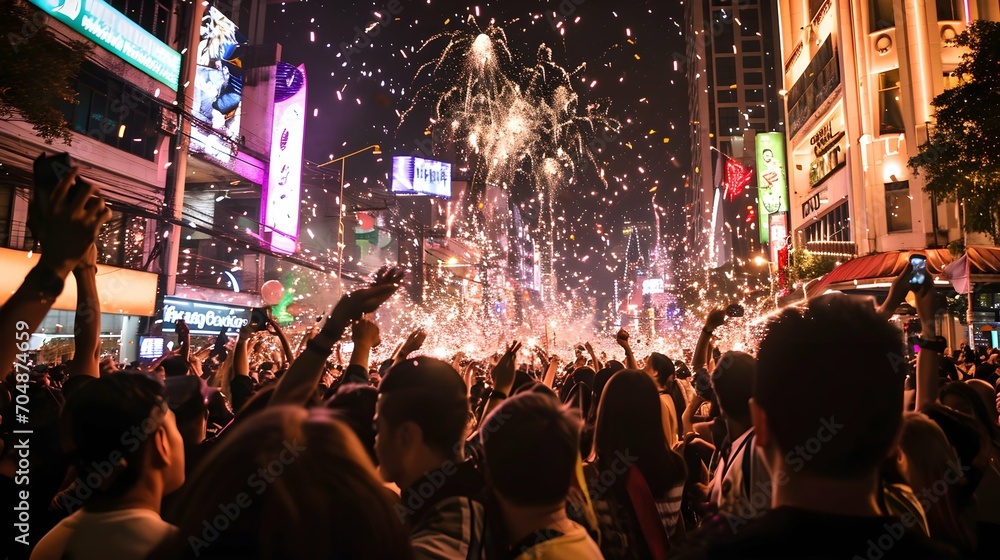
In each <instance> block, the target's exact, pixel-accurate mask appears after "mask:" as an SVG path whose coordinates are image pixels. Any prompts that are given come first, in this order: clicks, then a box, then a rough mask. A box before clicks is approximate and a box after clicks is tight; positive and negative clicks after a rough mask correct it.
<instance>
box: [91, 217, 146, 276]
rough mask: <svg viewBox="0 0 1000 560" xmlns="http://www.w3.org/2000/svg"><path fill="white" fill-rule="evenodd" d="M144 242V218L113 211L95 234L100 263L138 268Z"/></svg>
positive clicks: (141, 263) (140, 264) (140, 262)
mask: <svg viewBox="0 0 1000 560" xmlns="http://www.w3.org/2000/svg"><path fill="white" fill-rule="evenodd" d="M145 243H146V220H145V219H144V218H140V217H137V216H129V215H125V214H122V213H121V212H118V211H115V212H112V213H111V219H110V220H108V222H107V223H106V224H104V225H103V226H101V231H100V233H98V236H97V246H98V247H100V251H99V252H98V255H97V260H98V262H100V263H101V264H108V265H112V266H119V267H125V268H131V269H140V268H142V265H143V262H142V261H143V259H142V256H143V251H144V249H145Z"/></svg>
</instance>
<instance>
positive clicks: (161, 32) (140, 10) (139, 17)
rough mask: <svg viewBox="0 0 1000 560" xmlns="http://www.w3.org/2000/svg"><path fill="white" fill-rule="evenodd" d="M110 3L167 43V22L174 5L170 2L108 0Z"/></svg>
mask: <svg viewBox="0 0 1000 560" xmlns="http://www.w3.org/2000/svg"><path fill="white" fill-rule="evenodd" d="M108 3H110V4H111V5H112V6H114V8H115V9H116V10H118V11H119V12H121V13H123V14H125V15H126V16H127V17H128V18H129V19H130V20H132V21H134V22H136V23H138V24H139V26H140V27H142V28H143V29H145V30H146V31H149V32H150V33H152V34H153V35H154V36H155V37H156V38H157V39H159V40H161V41H163V42H167V23H168V22H167V20H168V18H169V17H170V9H171V8H170V6H171V4H172V2H170V1H169V0H108Z"/></svg>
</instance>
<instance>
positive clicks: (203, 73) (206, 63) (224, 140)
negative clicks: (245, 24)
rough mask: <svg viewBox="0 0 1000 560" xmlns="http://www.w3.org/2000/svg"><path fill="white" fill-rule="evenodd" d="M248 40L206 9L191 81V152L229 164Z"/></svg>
mask: <svg viewBox="0 0 1000 560" xmlns="http://www.w3.org/2000/svg"><path fill="white" fill-rule="evenodd" d="M246 45H247V38H246V37H245V36H243V34H242V33H240V30H239V29H238V28H237V27H236V24H235V23H233V22H232V20H230V19H229V18H227V17H226V16H224V15H222V12H220V11H219V10H217V9H215V6H209V7H208V8H207V9H206V10H205V17H203V18H202V20H201V41H200V42H199V43H198V58H197V68H196V70H195V79H194V107H192V112H193V113H194V116H195V119H197V121H200V122H194V123H193V124H194V126H192V127H191V151H193V152H199V153H203V154H206V155H208V156H211V157H213V158H215V159H217V160H219V161H222V162H228V161H229V160H230V159H231V158H232V157H233V156H234V154H235V150H234V146H235V145H236V143H237V142H238V141H239V136H240V105H241V103H242V101H243V62H242V60H241V59H240V57H241V56H243V51H244V49H245V47H246Z"/></svg>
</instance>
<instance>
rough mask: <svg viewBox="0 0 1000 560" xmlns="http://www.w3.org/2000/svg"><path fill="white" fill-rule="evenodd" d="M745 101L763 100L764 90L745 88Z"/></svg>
mask: <svg viewBox="0 0 1000 560" xmlns="http://www.w3.org/2000/svg"><path fill="white" fill-rule="evenodd" d="M746 98H747V102H751V101H763V100H764V90H762V89H748V90H746Z"/></svg>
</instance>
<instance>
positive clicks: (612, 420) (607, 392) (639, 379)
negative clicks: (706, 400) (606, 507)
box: [592, 369, 687, 497]
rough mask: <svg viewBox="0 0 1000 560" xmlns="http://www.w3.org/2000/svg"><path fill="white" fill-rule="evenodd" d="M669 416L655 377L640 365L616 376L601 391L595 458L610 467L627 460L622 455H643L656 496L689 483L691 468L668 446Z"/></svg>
mask: <svg viewBox="0 0 1000 560" xmlns="http://www.w3.org/2000/svg"><path fill="white" fill-rule="evenodd" d="M663 414H664V409H663V405H662V404H661V403H660V396H659V394H658V390H657V387H656V382H654V381H653V379H652V378H651V377H650V376H649V375H647V374H646V373H645V372H643V371H640V370H637V369H623V370H621V371H619V372H618V373H616V374H614V375H613V376H612V377H611V379H610V380H609V381H608V384H607V385H606V386H605V387H604V391H603V392H602V393H601V402H600V405H599V406H598V409H597V428H596V434H595V437H594V453H593V455H592V458H593V459H596V460H597V462H598V463H599V464H600V465H601V467H602V468H607V467H609V466H610V465H611V464H612V463H613V462H614V460H615V459H618V460H621V459H620V458H619V454H620V455H624V456H626V457H629V456H631V457H637V458H638V459H637V460H636V462H635V465H636V466H637V467H638V468H639V470H640V471H641V472H642V475H643V476H644V477H645V479H646V482H647V483H648V484H649V489H650V490H651V491H652V492H653V495H654V497H662V496H664V495H666V494H667V493H668V492H669V491H670V490H671V489H672V488H674V487H676V486H678V485H681V484H684V480H685V478H686V476H687V469H686V467H685V466H684V459H682V458H681V456H680V455H678V454H677V453H674V452H673V451H672V450H671V449H670V448H669V447H667V437H666V434H664V433H663ZM622 482H624V480H622Z"/></svg>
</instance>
